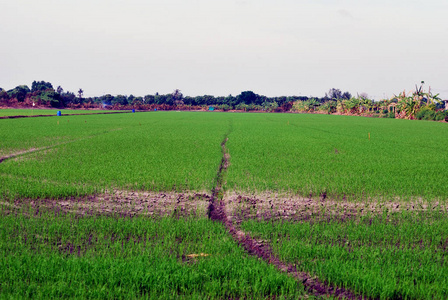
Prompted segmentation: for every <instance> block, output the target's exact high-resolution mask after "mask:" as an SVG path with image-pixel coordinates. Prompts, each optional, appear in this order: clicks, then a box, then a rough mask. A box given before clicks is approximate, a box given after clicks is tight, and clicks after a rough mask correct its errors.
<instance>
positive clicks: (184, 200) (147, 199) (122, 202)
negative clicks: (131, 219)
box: [0, 190, 210, 217]
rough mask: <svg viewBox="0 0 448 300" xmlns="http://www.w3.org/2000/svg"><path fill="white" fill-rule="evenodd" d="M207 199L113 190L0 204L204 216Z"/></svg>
mask: <svg viewBox="0 0 448 300" xmlns="http://www.w3.org/2000/svg"><path fill="white" fill-rule="evenodd" d="M209 199H210V196H208V195H206V194H205V193H193V192H188V193H174V192H133V191H123V190H114V191H110V192H109V191H107V192H105V193H102V194H98V195H91V196H86V197H72V198H67V199H60V200H54V199H53V200H49V199H22V200H17V201H15V202H0V205H3V206H6V208H9V209H10V210H16V211H17V210H21V209H22V208H23V207H24V206H31V207H33V208H38V207H39V208H43V209H51V210H55V211H61V212H72V213H77V214H81V215H120V216H135V215H147V216H155V217H156V216H176V217H181V216H190V215H193V216H201V217H205V216H206V213H207V207H208V203H209Z"/></svg>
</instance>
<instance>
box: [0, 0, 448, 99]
mask: <svg viewBox="0 0 448 300" xmlns="http://www.w3.org/2000/svg"><path fill="white" fill-rule="evenodd" d="M447 37H448V1H446V0H426V1H417V0H392V1H390V0H389V1H386V0H374V1H373V0H372V1H371V0H256V1H255V0H76V1H75V0H39V1H36V0H2V1H1V2H0V87H2V88H4V89H6V90H8V89H12V88H14V87H15V86H17V85H21V84H27V85H28V86H31V83H32V82H33V81H34V80H38V81H40V80H44V81H49V82H51V83H52V84H53V86H54V87H55V88H56V87H57V86H59V85H60V86H62V88H64V90H66V91H72V92H77V91H78V90H79V88H82V89H83V90H84V95H85V96H101V95H104V94H106V93H110V94H113V95H117V94H123V95H130V94H133V95H135V96H144V95H147V94H155V93H156V92H158V93H160V94H166V93H171V92H172V91H173V90H175V89H180V90H181V91H182V93H183V94H184V95H188V96H197V95H215V96H227V95H229V94H232V95H234V96H235V95H238V94H239V93H241V92H242V91H247V90H251V91H253V92H255V93H257V94H260V95H266V96H270V97H273V96H292V95H296V96H316V97H322V96H324V95H325V93H326V92H327V91H328V90H329V89H330V88H338V89H340V90H342V91H343V92H344V91H349V92H350V93H352V94H353V95H356V94H357V93H358V94H360V93H367V94H368V95H369V96H370V97H371V98H374V99H375V100H380V99H383V98H389V97H392V96H393V95H394V94H398V93H400V92H401V91H403V90H406V91H410V90H412V89H414V88H415V84H419V83H420V82H421V81H425V85H424V87H425V88H426V89H428V88H429V87H431V91H432V92H433V93H440V95H441V97H442V98H444V99H448V38H447Z"/></svg>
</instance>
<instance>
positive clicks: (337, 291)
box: [208, 134, 368, 299]
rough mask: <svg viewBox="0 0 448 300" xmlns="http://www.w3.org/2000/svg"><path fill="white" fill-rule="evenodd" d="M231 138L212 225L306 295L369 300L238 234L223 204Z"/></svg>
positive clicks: (211, 212)
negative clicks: (297, 284) (298, 285)
mask: <svg viewBox="0 0 448 300" xmlns="http://www.w3.org/2000/svg"><path fill="white" fill-rule="evenodd" d="M228 135H229V134H226V136H225V137H224V140H223V141H222V143H221V149H222V160H221V164H220V166H219V169H218V172H217V175H216V186H215V187H214V188H213V191H212V196H211V197H210V202H209V206H208V217H209V218H210V219H211V220H213V221H218V222H221V223H223V224H224V225H225V226H226V228H227V230H228V232H229V234H230V235H231V236H232V237H233V238H234V239H235V240H236V241H237V242H238V243H239V244H240V245H241V246H243V247H244V249H245V250H246V251H247V252H248V253H249V254H250V255H253V256H256V257H258V258H260V259H263V260H264V261H266V262H267V263H269V264H271V265H274V266H275V267H276V268H277V269H278V270H280V271H281V272H285V273H287V274H288V275H289V276H292V277H294V278H295V279H296V280H297V281H298V282H300V283H301V284H303V285H304V286H305V289H306V291H307V292H309V293H311V294H313V295H314V296H333V297H336V298H339V299H368V298H367V297H364V296H362V295H358V294H356V293H354V292H353V291H350V290H348V289H346V288H343V287H336V286H331V285H328V284H326V283H325V282H322V281H321V280H319V279H318V278H317V277H315V276H311V275H310V274H308V273H307V272H301V271H298V270H297V267H296V266H295V265H293V264H287V263H285V262H282V261H281V260H280V259H279V258H278V257H277V256H276V255H274V253H273V251H272V249H271V247H270V246H269V244H268V243H266V241H260V240H256V239H255V238H253V237H251V236H250V235H249V234H246V233H245V232H243V231H241V230H239V229H238V228H237V227H236V226H235V225H234V223H233V222H232V217H229V216H227V214H226V207H225V202H224V200H223V181H224V177H225V175H226V171H227V167H228V166H229V159H230V156H229V154H228V153H227V148H226V143H227V141H228Z"/></svg>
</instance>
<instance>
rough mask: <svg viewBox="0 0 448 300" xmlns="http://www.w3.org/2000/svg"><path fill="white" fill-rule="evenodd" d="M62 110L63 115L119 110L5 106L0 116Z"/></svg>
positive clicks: (35, 114)
mask: <svg viewBox="0 0 448 300" xmlns="http://www.w3.org/2000/svg"><path fill="white" fill-rule="evenodd" d="M58 111H60V112H61V113H62V114H63V115H73V114H98V113H110V112H117V111H114V110H79V109H59V108H54V109H15V108H4V109H0V117H9V116H37V115H56V113H57V112H58Z"/></svg>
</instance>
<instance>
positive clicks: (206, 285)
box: [0, 207, 304, 299]
mask: <svg viewBox="0 0 448 300" xmlns="http://www.w3.org/2000/svg"><path fill="white" fill-rule="evenodd" d="M0 223H1V224H0V253H1V254H0V267H1V269H2V270H3V272H1V274H0V293H1V294H2V296H4V297H13V298H17V297H19V298H61V297H64V298H73V297H76V298H108V299H110V298H124V297H126V298H140V297H143V298H151V299H157V298H164V299H169V298H190V299H191V298H211V299H222V298H271V297H284V298H286V299H296V298H299V297H302V296H303V295H304V291H303V287H302V286H299V285H298V284H297V282H296V281H295V280H294V279H293V278H290V277H288V276H286V275H285V274H281V273H279V272H278V271H277V270H276V269H275V268H274V267H272V266H269V265H268V264H267V263H264V262H261V261H259V260H258V259H256V258H254V257H249V256H248V255H247V254H245V253H244V251H243V250H242V249H241V248H240V247H239V246H238V245H237V244H236V243H235V242H234V241H233V240H232V238H231V237H230V236H229V235H228V234H227V232H226V230H225V228H224V227H223V226H222V225H221V224H218V223H215V222H211V221H209V220H207V219H205V218H189V217H187V218H179V219H177V218H155V219H154V218H147V217H142V216H136V217H126V216H119V215H115V216H101V215H90V216H88V215H85V216H82V215H79V214H72V213H63V212H61V211H57V210H48V209H44V208H42V207H41V208H40V209H38V208H37V207H28V208H23V209H21V210H16V211H15V213H11V211H9V213H8V212H7V211H6V210H3V211H2V218H1V219H0Z"/></svg>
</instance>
